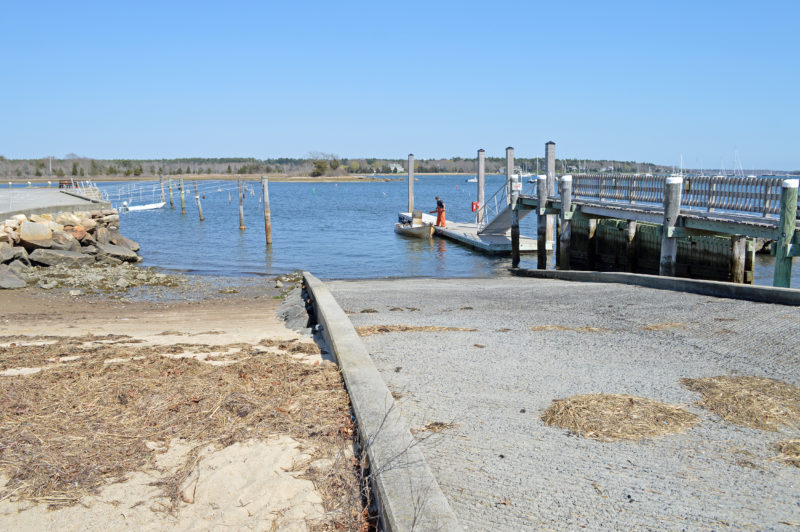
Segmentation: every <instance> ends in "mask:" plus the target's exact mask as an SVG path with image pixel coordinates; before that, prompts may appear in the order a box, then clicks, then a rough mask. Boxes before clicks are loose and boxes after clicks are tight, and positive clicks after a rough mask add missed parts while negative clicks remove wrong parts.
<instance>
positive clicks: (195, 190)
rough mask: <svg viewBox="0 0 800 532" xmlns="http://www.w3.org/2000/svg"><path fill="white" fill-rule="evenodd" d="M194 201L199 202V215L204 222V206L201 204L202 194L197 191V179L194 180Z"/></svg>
mask: <svg viewBox="0 0 800 532" xmlns="http://www.w3.org/2000/svg"><path fill="white" fill-rule="evenodd" d="M194 201H196V202H197V214H199V215H200V221H201V222H202V221H203V220H205V218H203V205H202V204H201V203H200V192H198V191H197V179H195V180H194Z"/></svg>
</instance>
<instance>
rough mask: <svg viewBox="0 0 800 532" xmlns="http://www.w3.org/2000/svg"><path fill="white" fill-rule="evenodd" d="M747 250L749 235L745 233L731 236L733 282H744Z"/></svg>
mask: <svg viewBox="0 0 800 532" xmlns="http://www.w3.org/2000/svg"><path fill="white" fill-rule="evenodd" d="M746 250H747V237H746V236H744V235H733V236H731V260H730V264H731V282H733V283H744V270H745V267H744V266H745V265H744V261H745V252H746Z"/></svg>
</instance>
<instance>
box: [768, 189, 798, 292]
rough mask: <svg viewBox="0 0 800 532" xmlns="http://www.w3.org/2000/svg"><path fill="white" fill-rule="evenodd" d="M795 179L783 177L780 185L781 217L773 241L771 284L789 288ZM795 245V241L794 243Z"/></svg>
mask: <svg viewBox="0 0 800 532" xmlns="http://www.w3.org/2000/svg"><path fill="white" fill-rule="evenodd" d="M797 183H798V180H797V179H784V180H783V183H782V186H781V218H780V222H779V223H778V241H777V242H776V243H775V246H776V248H775V275H774V278H773V280H772V285H773V286H781V287H784V288H789V287H790V286H791V279H792V257H791V256H789V244H792V243H793V242H792V240H793V238H794V231H795V229H796V228H797ZM795 245H797V243H795Z"/></svg>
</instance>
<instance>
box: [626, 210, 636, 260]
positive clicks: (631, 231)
mask: <svg viewBox="0 0 800 532" xmlns="http://www.w3.org/2000/svg"><path fill="white" fill-rule="evenodd" d="M637 255H638V253H637V249H636V221H635V220H628V225H627V227H625V271H626V272H628V273H633V272H635V271H636V257H637Z"/></svg>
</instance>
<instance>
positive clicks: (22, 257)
mask: <svg viewBox="0 0 800 532" xmlns="http://www.w3.org/2000/svg"><path fill="white" fill-rule="evenodd" d="M11 251H12V252H13V253H14V256H13V257H12V258H13V259H14V260H18V261H20V262H22V263H23V264H25V265H27V266H30V265H31V261H30V259H29V258H28V252H27V251H26V250H25V248H23V247H19V246H17V247H14V248H11Z"/></svg>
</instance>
